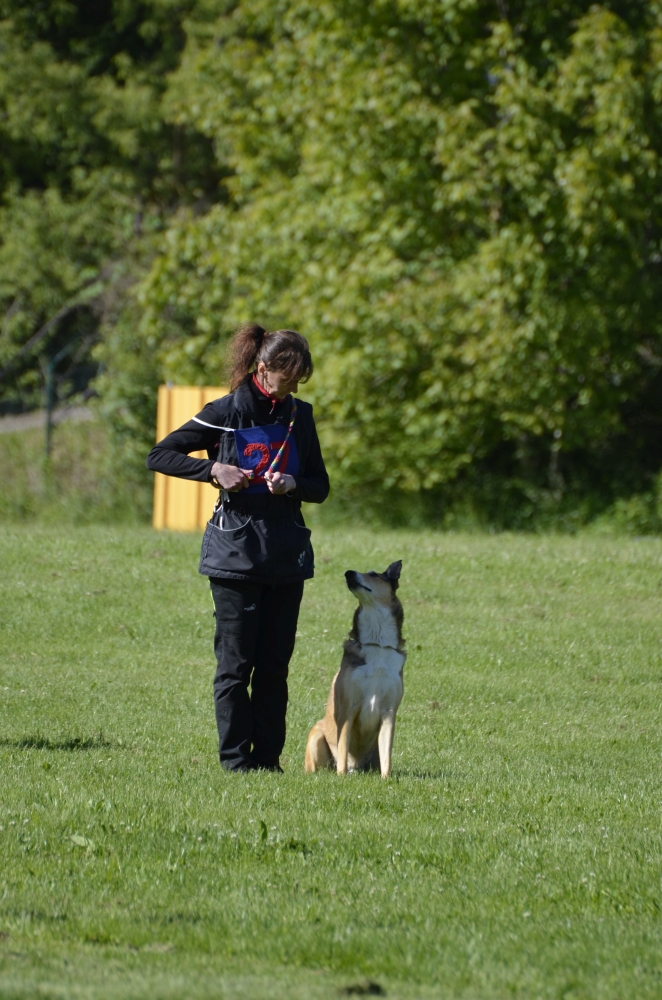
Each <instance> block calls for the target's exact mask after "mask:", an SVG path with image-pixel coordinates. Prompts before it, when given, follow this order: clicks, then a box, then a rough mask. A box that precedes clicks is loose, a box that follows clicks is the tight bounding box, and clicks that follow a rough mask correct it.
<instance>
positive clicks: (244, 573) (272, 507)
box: [147, 376, 329, 584]
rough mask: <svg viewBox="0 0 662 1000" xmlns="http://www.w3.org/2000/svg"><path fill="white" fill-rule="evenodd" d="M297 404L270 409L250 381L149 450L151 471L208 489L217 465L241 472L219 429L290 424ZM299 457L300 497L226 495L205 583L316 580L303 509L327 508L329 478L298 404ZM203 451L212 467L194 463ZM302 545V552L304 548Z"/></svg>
mask: <svg viewBox="0 0 662 1000" xmlns="http://www.w3.org/2000/svg"><path fill="white" fill-rule="evenodd" d="M291 409H292V399H291V397H289V396H288V397H287V398H286V399H285V400H283V401H282V402H280V403H277V404H276V405H275V406H273V407H272V404H271V401H270V399H269V398H268V397H267V396H265V395H263V394H262V393H261V392H260V391H259V390H258V389H256V387H255V386H254V384H253V381H252V377H251V376H247V378H246V379H245V380H244V381H243V382H242V384H241V385H240V386H239V387H238V388H237V389H236V391H235V392H231V393H229V394H228V395H227V396H223V397H222V398H221V399H215V400H214V401H213V402H212V403H207V405H206V406H205V407H204V409H202V410H201V411H200V413H198V414H197V416H196V417H194V418H193V419H192V420H189V421H188V423H186V424H184V425H183V426H182V427H180V428H179V429H178V430H176V431H173V432H172V434H168V436H167V437H165V438H164V439H163V440H162V441H159V443H158V444H157V445H155V446H154V448H152V450H151V452H150V453H149V455H148V457H147V468H148V469H151V470H152V471H153V472H162V473H163V474H164V475H166V476H177V477H179V478H180V479H192V480H194V481H196V482H210V481H211V468H212V466H213V464H214V462H221V463H222V464H224V465H236V466H238V465H239V461H238V458H237V449H236V446H235V439H234V435H233V434H232V433H231V431H227V430H222V428H237V429H241V428H248V427H258V426H263V425H265V424H282V425H283V426H284V428H287V425H288V424H289V421H290V413H291ZM292 437H293V438H294V440H295V442H296V446H297V451H298V455H299V474H298V475H297V476H296V477H295V478H296V484H297V485H296V489H295V490H294V491H293V492H292V494H291V495H290V496H285V495H280V496H273V495H272V494H270V493H258V494H248V493H244V492H243V491H240V492H238V493H225V491H223V493H222V496H223V503H222V506H220V507H219V508H218V509H217V510H216V511H215V513H214V516H213V517H212V519H211V520H210V521H209V523H208V525H207V529H206V531H205V535H204V538H203V542H202V556H201V560H200V572H201V573H203V574H204V575H205V576H213V577H220V578H222V579H223V578H225V579H233V580H251V581H253V582H262V583H271V584H273V583H293V582H295V581H297V580H306V579H309V578H310V577H312V575H313V552H312V547H311V545H310V532H309V531H308V529H307V528H306V527H305V524H304V521H303V517H302V515H301V503H302V502H305V503H322V502H323V501H324V500H326V498H327V496H328V494H329V477H328V475H327V472H326V468H325V467H324V460H323V458H322V453H321V450H320V445H319V440H318V437H317V430H316V428H315V421H314V420H313V408H312V406H311V405H310V403H306V402H304V401H303V400H297V416H296V420H295V423H294V427H293V429H292ZM192 451H206V452H207V455H208V456H209V457H208V458H207V459H200V458H191V457H190V454H189V453H190V452H192ZM304 543H305V544H304Z"/></svg>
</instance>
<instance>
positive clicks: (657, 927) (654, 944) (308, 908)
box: [0, 526, 662, 1000]
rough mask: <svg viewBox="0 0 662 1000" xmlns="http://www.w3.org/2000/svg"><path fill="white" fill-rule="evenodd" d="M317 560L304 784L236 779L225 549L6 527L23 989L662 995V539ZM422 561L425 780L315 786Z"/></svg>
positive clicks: (413, 761)
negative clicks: (367, 628)
mask: <svg viewBox="0 0 662 1000" xmlns="http://www.w3.org/2000/svg"><path fill="white" fill-rule="evenodd" d="M314 541H315V546H316V553H317V576H316V578H315V580H314V581H313V582H311V583H310V584H307V586H306V593H305V597H304V605H303V610H302V617H301V624H300V637H299V639H298V643H297V649H296V653H295V656H294V660H293V664H292V671H291V688H290V693H291V698H290V710H289V717H288V718H289V731H288V740H287V746H286V751H285V758H284V761H283V764H284V767H285V771H286V773H285V774H284V775H275V774H253V775H227V774H224V773H222V772H221V770H220V768H219V765H218V760H217V756H216V736H215V728H214V719H213V711H212V701H211V682H212V676H213V668H214V664H213V656H212V646H211V642H212V630H213V618H212V614H211V610H212V608H211V601H210V596H209V592H208V585H207V582H206V580H204V579H202V578H200V577H199V576H198V575H197V557H198V547H199V538H198V537H197V536H182V535H168V534H156V533H154V532H152V531H150V530H148V529H147V528H145V529H125V528H102V527H99V528H85V529H79V530H76V529H70V528H48V529H45V528H35V527H25V528H23V527H20V528H18V527H7V526H5V527H4V528H2V529H0V564H1V566H2V573H1V575H0V590H1V594H0V635H1V639H0V642H1V655H0V696H1V697H0V713H1V714H0V760H1V767H2V770H1V776H0V782H1V785H0V996H2V997H16V998H18V997H26V998H27V997H44V998H60V997H61V998H69V997H72V998H78V997H81V998H87V997H90V998H104V1000H105V998H134V997H136V998H137V997H140V998H149V1000H158V998H161V997H163V998H165V997H168V998H173V1000H174V998H188V997H200V998H203V997H204V998H207V997H208V998H212V997H213V998H228V1000H234V998H237V1000H239V998H247V1000H251V998H255V1000H257V998H260V1000H266V998H283V1000H285V998H288V1000H289V998H295V1000H297V998H300V1000H304V998H312V1000H315V998H322V997H330V998H331V997H338V996H341V995H343V991H344V995H360V993H361V991H363V992H364V993H365V992H368V991H371V992H372V993H374V994H377V992H378V991H382V992H385V993H386V995H387V996H389V997H392V998H399V997H402V998H428V997H430V998H431V997H439V998H444V997H466V998H481V1000H483V998H494V997H508V998H512V997H522V998H525V997H526V998H528V997H531V998H538V997H543V998H546V997H550V998H552V997H553V998H568V1000H571V998H583V997H590V998H614V1000H625V998H632V997H637V998H644V997H656V998H658V997H660V996H662V883H661V876H662V854H661V850H660V846H661V836H660V835H661V832H662V824H661V817H662V755H661V750H662V729H661V725H662V712H661V704H660V701H661V695H662V616H661V611H662V541H661V540H655V539H641V540H622V539H612V538H598V537H582V538H569V537H516V536H508V535H502V536H487V535H485V536H480V535H475V536H469V535H442V534H434V533H431V532H421V533H415V532H379V533H377V532H370V531H368V530H365V531H352V530H349V529H347V528H339V529H337V530H335V531H332V530H329V529H325V530H317V531H316V532H315V536H314ZM397 558H402V559H403V561H404V566H403V573H402V587H401V591H400V593H401V597H402V600H403V604H404V607H405V626H406V628H405V634H406V637H407V640H408V649H409V658H408V660H407V664H406V667H405V697H404V701H403V703H402V706H401V709H400V713H399V716H398V725H397V729H396V736H395V754H394V769H393V776H392V778H391V779H390V780H388V781H382V780H381V779H380V778H379V777H378V776H376V775H351V776H349V777H346V778H344V779H340V778H338V776H337V775H335V774H331V773H323V774H319V775H316V776H306V775H305V774H304V773H303V751H304V744H305V739H306V734H307V730H308V727H309V726H310V725H311V723H313V722H314V721H315V720H316V719H317V718H319V717H320V716H321V714H322V712H323V707H324V703H325V699H326V695H327V691H328V685H329V682H330V680H331V677H332V675H333V673H334V671H335V669H336V667H337V665H338V663H339V659H340V652H341V644H342V640H343V638H344V637H345V635H346V632H347V630H348V628H349V625H350V621H351V615H352V612H353V609H354V601H353V598H352V597H351V595H350V594H349V592H348V591H347V589H346V587H345V584H344V578H343V573H344V571H345V570H346V569H348V568H355V569H359V570H369V569H377V570H383V569H385V567H386V566H387V564H388V563H389V562H391V561H392V560H394V559H397Z"/></svg>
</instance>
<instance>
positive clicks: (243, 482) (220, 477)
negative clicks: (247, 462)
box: [211, 462, 251, 493]
mask: <svg viewBox="0 0 662 1000" xmlns="http://www.w3.org/2000/svg"><path fill="white" fill-rule="evenodd" d="M211 475H212V478H213V479H215V480H216V482H217V483H218V484H219V486H222V487H223V489H224V490H227V491H228V493H236V492H237V491H238V490H244V489H246V487H247V486H250V485H251V484H250V480H249V479H247V478H246V470H245V469H238V468H237V466H236V465H222V464H221V463H220V462H214V464H213V465H212V467H211Z"/></svg>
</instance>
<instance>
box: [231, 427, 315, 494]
mask: <svg viewBox="0 0 662 1000" xmlns="http://www.w3.org/2000/svg"><path fill="white" fill-rule="evenodd" d="M233 434H234V440H235V444H236V446H237V458H238V459H239V468H240V469H250V470H251V472H253V475H254V478H253V479H252V480H251V484H250V486H248V487H247V488H246V489H245V490H242V491H241V492H242V494H243V493H268V492H269V488H268V486H267V484H266V482H265V480H264V473H265V472H266V471H267V469H268V468H269V466H270V465H271V463H272V462H273V460H274V458H275V457H276V455H277V454H278V452H279V450H280V449H281V448H282V447H283V442H285V437H286V434H287V428H286V427H283V426H281V425H279V424H266V425H265V426H264V427H245V428H243V430H239V429H238V430H234V431H233ZM277 471H278V472H283V473H288V474H289V475H290V476H296V475H297V473H298V471H299V453H298V451H297V446H296V441H295V440H294V438H293V437H292V435H290V437H289V440H287V442H286V443H285V447H284V448H283V454H282V456H281V459H280V462H279V463H278V469H277Z"/></svg>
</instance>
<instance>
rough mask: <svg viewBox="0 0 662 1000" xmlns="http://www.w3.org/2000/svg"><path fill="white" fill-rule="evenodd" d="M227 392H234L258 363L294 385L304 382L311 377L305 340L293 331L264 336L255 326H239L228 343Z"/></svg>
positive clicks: (311, 361) (251, 324)
mask: <svg viewBox="0 0 662 1000" xmlns="http://www.w3.org/2000/svg"><path fill="white" fill-rule="evenodd" d="M229 361H230V363H229V366H228V367H229V369H230V392H234V390H235V389H236V388H237V386H238V385H241V383H242V382H243V381H244V379H245V378H246V376H247V375H248V373H249V372H251V371H254V369H255V367H256V365H257V363H258V362H259V361H263V362H264V364H265V365H266V366H267V368H268V369H269V371H272V372H280V373H281V374H283V375H285V376H286V377H287V378H288V379H290V380H291V381H293V382H307V381H308V379H309V378H310V376H311V375H312V374H313V359H312V358H311V356H310V349H309V347H308V341H307V340H306V338H305V337H302V336H301V334H300V333H297V332H296V330H275V331H274V332H273V333H267V331H266V330H265V329H264V327H263V326H259V324H258V323H247V324H246V326H240V327H239V329H238V330H237V332H236V333H235V335H234V337H233V338H232V340H231V341H230V351H229Z"/></svg>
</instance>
